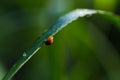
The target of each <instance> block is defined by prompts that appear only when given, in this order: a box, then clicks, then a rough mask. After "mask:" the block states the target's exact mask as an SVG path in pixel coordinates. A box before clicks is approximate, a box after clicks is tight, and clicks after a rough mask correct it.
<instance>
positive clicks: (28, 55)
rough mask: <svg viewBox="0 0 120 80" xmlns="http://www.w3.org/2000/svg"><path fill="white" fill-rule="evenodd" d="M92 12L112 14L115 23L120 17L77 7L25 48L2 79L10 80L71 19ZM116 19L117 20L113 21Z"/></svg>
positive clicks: (102, 12)
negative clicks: (29, 46) (30, 45)
mask: <svg viewBox="0 0 120 80" xmlns="http://www.w3.org/2000/svg"><path fill="white" fill-rule="evenodd" d="M93 14H103V15H104V14H105V15H108V16H110V15H111V16H112V17H111V18H110V20H111V21H112V22H115V24H118V22H119V21H120V18H116V17H117V16H115V15H113V14H111V13H109V12H106V11H100V10H89V9H77V10H74V11H72V12H70V13H68V14H66V15H65V16H63V17H61V18H60V19H58V21H56V23H55V24H54V25H53V26H51V27H50V28H49V29H48V30H47V31H46V32H45V33H43V34H42V35H41V36H40V37H39V38H38V39H37V40H36V41H35V43H34V44H33V45H32V47H31V48H29V49H28V50H26V51H25V52H24V53H23V55H22V56H21V57H20V59H18V61H17V62H16V63H15V64H14V65H13V67H12V68H11V69H10V71H9V72H8V73H7V74H6V76H5V77H4V78H3V80H10V79H11V78H12V77H13V76H14V75H15V73H16V72H17V71H18V70H19V69H20V68H21V67H22V66H23V65H24V64H25V63H26V62H27V61H28V60H29V59H30V58H31V57H32V56H33V55H34V54H35V53H36V52H37V51H38V50H39V49H40V47H41V46H42V45H43V44H44V41H45V40H46V39H47V38H48V37H49V36H53V35H55V34H56V33H57V32H59V31H60V30H61V29H62V28H64V27H65V26H66V25H67V24H68V23H71V22H72V21H74V20H76V19H77V18H79V17H85V16H91V15H93ZM116 19H117V21H115V20H116Z"/></svg>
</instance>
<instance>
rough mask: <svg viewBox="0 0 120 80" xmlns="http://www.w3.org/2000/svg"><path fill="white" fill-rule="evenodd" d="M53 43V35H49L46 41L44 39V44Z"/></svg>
mask: <svg viewBox="0 0 120 80" xmlns="http://www.w3.org/2000/svg"><path fill="white" fill-rule="evenodd" d="M52 43H53V37H52V36H50V37H49V38H48V39H47V40H46V41H45V45H51V44H52Z"/></svg>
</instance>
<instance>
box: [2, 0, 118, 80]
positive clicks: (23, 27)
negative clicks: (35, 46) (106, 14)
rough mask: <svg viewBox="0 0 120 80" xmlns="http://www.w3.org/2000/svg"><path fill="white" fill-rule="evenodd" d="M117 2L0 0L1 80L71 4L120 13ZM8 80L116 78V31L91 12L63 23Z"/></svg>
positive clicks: (71, 7)
mask: <svg viewBox="0 0 120 80" xmlns="http://www.w3.org/2000/svg"><path fill="white" fill-rule="evenodd" d="M119 7H120V0H0V80H1V79H2V77H3V76H4V75H5V74H6V73H7V72H8V71H9V69H10V68H11V67H12V65H13V64H14V63H15V62H16V60H17V59H18V58H19V57H20V56H21V55H22V53H23V52H24V50H26V49H27V48H29V47H30V46H31V45H32V43H33V42H34V40H35V39H36V38H37V37H38V36H40V34H41V33H43V32H44V31H45V30H46V29H48V28H49V27H50V26H51V25H52V24H53V23H54V22H55V21H56V20H57V19H58V18H59V17H60V16H62V15H64V14H65V13H67V12H69V11H71V10H74V9H76V8H87V9H101V10H106V11H111V12H113V13H116V14H118V15H120V10H119ZM67 26H69V27H65V28H64V29H63V30H62V31H60V32H59V33H58V34H57V35H55V36H54V43H53V44H52V45H50V46H45V45H43V46H42V48H41V49H40V50H39V51H38V52H37V53H36V54H35V55H34V56H33V57H32V58H31V59H30V60H29V61H28V62H27V63H26V64H25V65H24V66H23V67H22V68H21V69H20V71H18V72H17V74H16V75H15V76H14V77H13V78H12V80H120V31H119V29H118V28H116V26H115V25H114V24H112V23H111V22H108V21H106V20H105V19H104V18H102V17H101V16H98V15H95V16H93V17H88V18H84V19H78V20H77V21H75V22H73V23H71V24H69V25H67Z"/></svg>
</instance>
